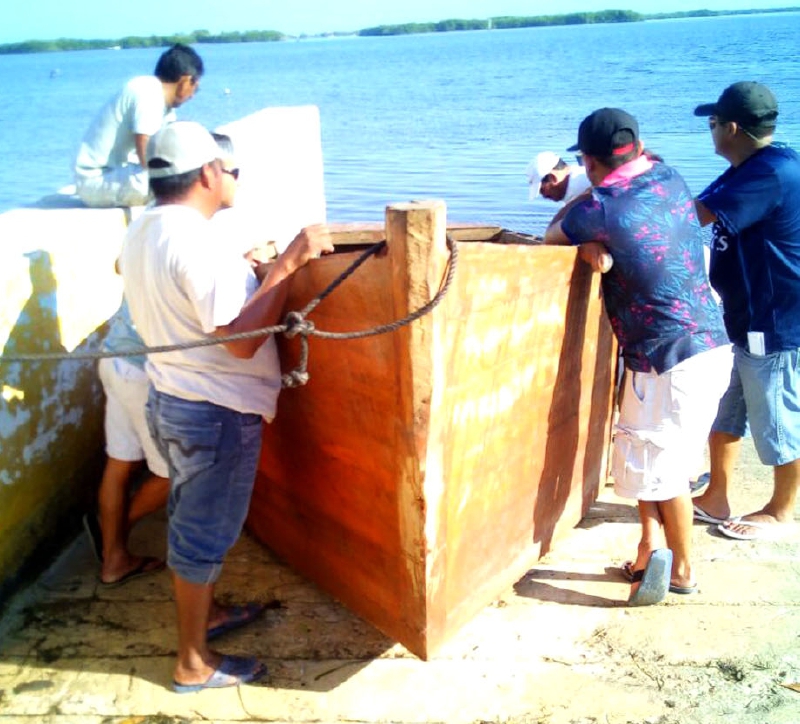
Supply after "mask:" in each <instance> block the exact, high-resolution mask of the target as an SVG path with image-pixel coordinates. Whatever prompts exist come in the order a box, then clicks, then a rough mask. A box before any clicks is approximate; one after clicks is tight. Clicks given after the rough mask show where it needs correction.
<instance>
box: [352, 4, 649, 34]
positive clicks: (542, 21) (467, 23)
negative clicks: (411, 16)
mask: <svg viewBox="0 0 800 724" xmlns="http://www.w3.org/2000/svg"><path fill="white" fill-rule="evenodd" d="M639 20H644V16H643V15H640V14H639V13H634V12H632V11H630V10H601V11H600V12H596V13H570V14H569V15H536V16H533V17H515V16H511V15H507V16H502V17H497V18H489V19H488V20H461V19H451V20H440V21H439V22H438V23H404V24H402V25H378V26H376V27H374V28H364V29H363V30H359V31H358V34H359V35H408V34H411V33H446V32H448V31H451V30H488V29H492V28H494V29H497V30H500V29H506V28H538V27H544V26H548V25H586V24H589V23H633V22H637V21H639Z"/></svg>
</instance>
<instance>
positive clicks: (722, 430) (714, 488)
mask: <svg viewBox="0 0 800 724" xmlns="http://www.w3.org/2000/svg"><path fill="white" fill-rule="evenodd" d="M748 434H749V428H748V424H747V406H746V404H745V399H744V391H743V389H742V381H741V378H740V376H739V369H738V365H737V364H736V359H735V357H734V361H733V365H732V368H731V374H730V381H729V383H728V389H727V390H725V392H724V394H723V395H722V399H721V400H720V401H719V407H718V409H717V415H716V418H715V420H714V422H713V424H712V426H711V433H710V434H709V436H708V451H709V460H710V463H711V468H710V480H709V483H708V487H707V488H706V489H705V490H704V491H703V493H702V494H701V495H698V496H697V497H695V498H694V501H693V502H694V505H696V506H697V508H698V509H699V510H700V511H701V512H702V513H705V514H706V515H707V516H710V517H712V518H718V519H720V520H725V519H727V518H728V517H730V514H731V507H730V498H729V497H728V493H729V490H730V484H731V482H732V481H733V469H734V468H735V467H736V462H737V460H738V459H739V451H740V449H741V444H740V442H741V439H742V437H744V436H746V435H748Z"/></svg>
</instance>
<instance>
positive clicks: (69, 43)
mask: <svg viewBox="0 0 800 724" xmlns="http://www.w3.org/2000/svg"><path fill="white" fill-rule="evenodd" d="M285 38H286V36H285V35H284V34H283V33H279V32H278V31H277V30H245V31H238V30H236V31H233V32H228V33H216V34H212V33H210V32H208V30H195V31H194V32H192V33H177V34H174V35H150V36H128V37H125V38H120V39H118V40H78V39H74V38H58V39H57V40H26V41H24V42H22V43H8V44H6V45H0V54H4V55H9V54H14V53H47V52H54V51H58V50H103V49H105V48H161V47H167V46H170V45H174V44H175V43H183V44H185V45H192V44H193V43H264V42H274V41H277V40H284V39H285Z"/></svg>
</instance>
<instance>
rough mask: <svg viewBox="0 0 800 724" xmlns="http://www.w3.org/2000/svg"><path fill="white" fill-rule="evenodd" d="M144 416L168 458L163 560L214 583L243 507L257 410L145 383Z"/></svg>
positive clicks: (255, 452) (252, 466) (254, 455)
mask: <svg viewBox="0 0 800 724" xmlns="http://www.w3.org/2000/svg"><path fill="white" fill-rule="evenodd" d="M147 421H148V424H149V425H150V429H151V431H152V433H153V437H154V438H155V440H156V442H157V443H158V445H159V447H160V448H161V450H162V452H163V454H164V457H165V458H166V459H167V463H168V464H169V477H170V495H169V503H168V506H167V513H168V516H169V525H168V533H167V542H168V550H167V564H168V565H169V567H170V568H171V569H172V570H173V571H174V572H175V574H176V575H178V576H180V577H181V578H182V579H184V580H186V581H188V582H189V583H197V584H207V583H214V582H215V581H216V580H217V578H219V574H220V572H221V570H222V561H223V559H224V558H225V554H226V553H227V552H228V550H229V549H230V548H231V546H232V545H233V544H234V543H235V542H236V540H237V539H238V538H239V535H240V534H241V532H242V527H243V526H244V521H245V518H246V517H247V511H248V508H249V507H250V496H251V495H252V492H253V483H254V482H255V477H256V468H257V466H258V459H259V453H260V451H261V426H262V418H261V416H260V415H253V414H245V413H241V412H236V411H234V410H230V409H228V408H226V407H220V406H219V405H214V404H212V403H210V402H195V401H190V400H184V399H181V398H178V397H173V396H172V395H167V394H165V393H163V392H158V391H157V390H155V389H154V388H152V387H151V388H150V396H149V398H148V401H147Z"/></svg>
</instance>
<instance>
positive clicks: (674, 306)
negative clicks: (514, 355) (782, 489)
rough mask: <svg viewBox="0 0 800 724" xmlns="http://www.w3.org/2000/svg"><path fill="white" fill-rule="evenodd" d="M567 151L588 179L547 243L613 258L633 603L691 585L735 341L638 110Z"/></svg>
mask: <svg viewBox="0 0 800 724" xmlns="http://www.w3.org/2000/svg"><path fill="white" fill-rule="evenodd" d="M571 150H578V151H580V152H581V153H582V154H583V157H584V164H585V166H586V172H587V174H588V176H589V179H590V180H591V182H592V186H593V189H592V192H591V195H589V194H587V195H585V196H584V197H582V198H579V199H575V200H574V201H573V202H572V204H571V205H570V206H569V207H568V208H567V209H566V211H565V213H564V214H563V216H562V217H561V218H556V219H554V220H553V222H552V223H551V225H550V226H549V227H548V229H547V232H546V234H545V241H546V242H547V243H549V244H573V245H579V246H581V257H582V258H584V259H586V260H587V261H590V263H592V265H593V267H594V268H595V269H598V270H601V269H602V267H601V262H602V261H603V257H604V256H605V255H610V257H611V260H612V261H613V265H612V266H611V268H610V270H608V271H607V273H605V274H604V276H603V282H602V288H603V297H604V300H605V307H606V311H607V313H608V316H609V319H610V321H611V325H612V328H613V329H614V333H615V335H616V337H617V340H618V342H619V345H620V348H621V350H622V357H623V360H624V363H625V381H624V383H623V390H622V393H621V402H620V414H619V421H618V423H617V427H616V430H615V435H614V452H613V458H612V475H613V477H614V479H615V486H614V487H615V491H616V493H617V494H618V495H620V496H622V497H626V498H634V499H636V500H638V506H639V516H640V519H641V523H642V536H641V540H640V542H639V546H638V551H637V556H636V559H635V560H634V561H632V562H631V563H630V564H627V568H626V570H627V572H628V573H629V576H630V578H631V579H632V580H631V594H630V598H629V603H630V604H631V605H647V604H651V603H657V602H658V601H660V600H662V599H663V598H664V596H666V594H667V591H672V592H674V593H691V592H692V591H694V590H696V585H697V584H696V580H695V576H694V572H693V570H692V564H691V544H692V501H691V496H690V489H689V478H690V476H691V474H692V472H693V471H694V470H695V469H696V466H697V463H698V458H699V457H700V456H701V455H702V452H703V446H704V444H705V438H706V436H707V433H708V431H709V429H710V427H711V423H712V422H713V420H714V416H715V414H716V411H717V406H718V404H719V399H720V397H721V396H722V393H723V392H724V391H725V388H726V387H727V382H728V379H727V378H728V375H729V373H730V365H731V355H730V347H729V345H728V339H727V336H726V334H725V329H724V326H723V322H722V315H721V313H720V310H719V308H718V306H717V304H716V302H715V300H714V297H713V295H712V293H711V289H710V287H709V284H708V278H707V276H706V272H705V264H704V257H703V242H702V237H701V233H700V225H699V223H698V220H697V216H696V213H695V206H694V202H693V199H692V196H691V194H690V193H689V190H688V188H687V186H686V183H685V182H684V180H683V179H682V178H681V176H680V175H679V174H678V173H677V172H676V171H675V170H674V169H672V168H670V167H669V166H667V165H666V164H664V163H660V162H654V161H653V160H652V159H651V158H649V157H648V156H646V155H644V154H643V153H642V151H643V147H642V144H641V142H640V141H639V126H638V123H637V121H636V119H635V118H633V117H632V116H631V115H630V114H628V113H626V112H625V111H623V110H621V109H618V108H601V109H599V110H597V111H595V112H594V113H592V114H590V115H589V116H587V117H586V118H585V119H584V120H583V122H582V123H581V125H580V128H579V130H578V143H577V145H576V146H575V147H574V149H571ZM664 542H666V548H664V547H663V546H664Z"/></svg>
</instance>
